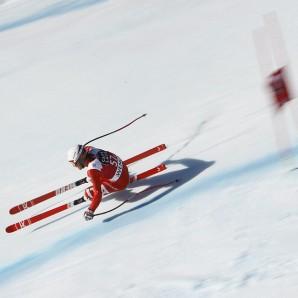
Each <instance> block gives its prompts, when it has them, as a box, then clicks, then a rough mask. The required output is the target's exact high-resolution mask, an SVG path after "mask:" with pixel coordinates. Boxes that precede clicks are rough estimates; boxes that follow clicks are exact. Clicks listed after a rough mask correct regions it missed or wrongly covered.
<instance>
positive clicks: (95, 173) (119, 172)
mask: <svg viewBox="0 0 298 298" xmlns="http://www.w3.org/2000/svg"><path fill="white" fill-rule="evenodd" d="M67 159H68V161H69V162H70V163H72V165H73V166H74V167H76V168H78V169H79V170H82V169H83V168H86V167H87V177H88V180H89V181H90V182H91V183H92V186H91V187H89V188H87V189H86V191H85V195H84V197H85V199H87V200H90V201H91V204H90V206H89V207H88V209H87V210H86V211H85V212H84V218H85V220H91V219H93V216H94V212H95V210H96V208H97V207H98V205H99V204H100V202H101V199H102V196H103V194H107V193H111V192H115V191H119V190H123V189H125V188H126V187H127V185H128V184H129V172H128V168H127V166H126V165H125V164H124V162H123V161H122V160H121V159H120V158H119V157H118V156H117V155H115V154H114V153H111V152H108V151H105V150H102V149H98V148H95V147H92V146H86V147H84V146H83V145H76V146H74V147H72V148H70V149H69V150H68V152H67Z"/></svg>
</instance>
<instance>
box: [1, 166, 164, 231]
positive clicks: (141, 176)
mask: <svg viewBox="0 0 298 298" xmlns="http://www.w3.org/2000/svg"><path fill="white" fill-rule="evenodd" d="M165 169H166V165H165V164H161V165H159V166H157V167H154V168H152V169H150V170H148V171H145V172H143V173H140V174H138V175H136V178H135V179H134V180H133V181H132V182H134V181H139V180H142V179H145V178H147V177H150V176H152V175H154V174H157V173H159V172H161V171H164V170H165ZM83 202H86V201H85V199H84V197H80V198H78V199H76V200H74V201H72V202H69V203H66V204H63V205H60V206H58V207H55V208H53V209H50V210H47V211H45V212H43V213H40V214H37V215H34V216H32V217H30V218H27V219H24V220H22V221H19V222H17V223H14V224H12V225H10V226H8V227H6V229H5V230H6V232H7V233H12V232H15V231H17V230H20V229H23V228H25V227H27V226H29V225H32V224H34V223H36V222H38V221H41V220H43V219H45V218H48V217H50V216H52V215H55V214H57V213H60V212H62V211H64V210H67V209H69V208H72V207H74V206H76V205H78V204H81V203H83Z"/></svg>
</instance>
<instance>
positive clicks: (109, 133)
mask: <svg viewBox="0 0 298 298" xmlns="http://www.w3.org/2000/svg"><path fill="white" fill-rule="evenodd" d="M145 116H147V114H143V115H141V116H139V117H137V118H136V119H134V120H133V121H131V122H129V123H128V124H126V125H124V126H122V127H120V128H118V129H116V130H113V131H111V132H108V133H106V134H104V135H102V136H99V137H97V138H94V139H92V140H90V141H88V142H87V143H85V144H84V145H83V147H85V146H86V145H88V144H89V143H91V142H93V141H95V140H98V139H101V138H104V137H106V136H109V135H111V134H113V133H115V132H117V131H120V130H122V129H124V128H126V127H128V126H129V125H131V124H133V123H134V122H136V121H137V120H139V119H141V118H143V117H145Z"/></svg>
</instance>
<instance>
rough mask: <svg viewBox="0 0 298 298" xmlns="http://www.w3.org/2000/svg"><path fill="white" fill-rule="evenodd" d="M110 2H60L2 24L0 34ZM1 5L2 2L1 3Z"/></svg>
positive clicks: (93, 0) (98, 0)
mask: <svg viewBox="0 0 298 298" xmlns="http://www.w3.org/2000/svg"><path fill="white" fill-rule="evenodd" d="M106 1H108V0H72V1H69V0H66V1H59V2H58V3H56V4H52V5H49V6H48V7H46V8H43V9H41V10H40V11H37V12H35V13H33V14H30V15H28V16H25V17H22V18H19V19H16V20H14V21H11V22H7V23H2V24H1V23H0V32H3V31H6V30H11V29H15V28H18V27H21V26H24V25H27V24H30V23H33V22H36V21H39V20H42V19H45V18H49V17H55V16H60V15H63V14H66V13H69V12H72V11H75V10H79V9H83V8H86V7H89V6H92V5H97V4H101V3H104V2H106ZM0 5H1V2H0Z"/></svg>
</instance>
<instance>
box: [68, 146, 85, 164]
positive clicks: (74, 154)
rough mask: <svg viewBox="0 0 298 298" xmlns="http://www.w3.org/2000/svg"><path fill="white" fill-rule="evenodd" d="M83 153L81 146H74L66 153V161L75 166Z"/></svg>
mask: <svg viewBox="0 0 298 298" xmlns="http://www.w3.org/2000/svg"><path fill="white" fill-rule="evenodd" d="M83 151H84V146H83V145H76V146H74V147H71V148H70V149H69V150H68V151H67V160H68V161H69V162H73V163H74V164H76V163H77V162H78V160H79V158H80V157H81V155H82V153H83Z"/></svg>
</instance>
